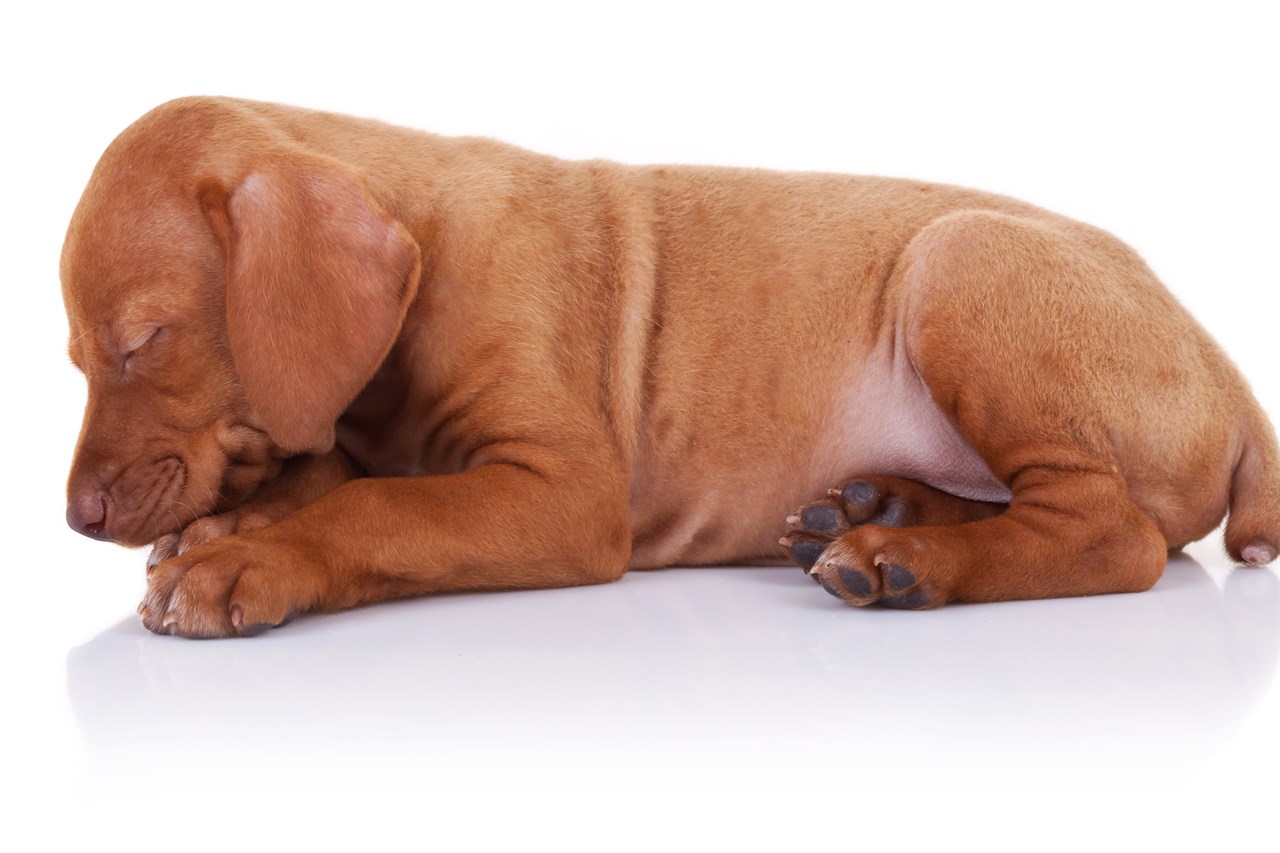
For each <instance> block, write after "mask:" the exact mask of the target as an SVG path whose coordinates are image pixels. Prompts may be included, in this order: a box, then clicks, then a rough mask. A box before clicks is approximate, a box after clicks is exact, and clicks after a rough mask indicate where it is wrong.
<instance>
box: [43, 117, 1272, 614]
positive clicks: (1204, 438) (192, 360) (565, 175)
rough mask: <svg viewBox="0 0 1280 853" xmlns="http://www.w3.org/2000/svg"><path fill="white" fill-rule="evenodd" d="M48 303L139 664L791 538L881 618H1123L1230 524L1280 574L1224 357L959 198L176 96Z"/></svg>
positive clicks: (1260, 481)
mask: <svg viewBox="0 0 1280 853" xmlns="http://www.w3.org/2000/svg"><path fill="white" fill-rule="evenodd" d="M62 282H63V294H64V298H65V300H66V307H67V313H68V316H69V318H70V325H71V346H70V352H71V358H72V360H73V361H74V362H75V363H76V365H77V366H78V367H79V368H80V369H81V370H83V371H84V373H85V375H86V376H87V377H88V381H89V397H88V405H87V409H86V413H85V421H84V427H83V431H82V432H81V436H80V442H79V446H78V448H77V451H76V460H75V463H74V467H73V470H72V473H71V478H70V484H69V508H68V512H67V517H68V521H69V523H70V524H71V526H72V527H74V528H75V529H77V530H79V531H81V532H83V533H86V534H88V535H91V536H95V537H98V538H102V539H111V540H114V541H117V542H121V543H123V544H127V545H141V544H144V543H149V542H154V543H155V549H154V551H153V553H152V559H151V561H150V580H149V589H148V592H147V596H146V598H145V600H144V601H143V603H142V607H141V608H140V609H141V613H142V618H143V622H144V624H145V625H146V626H147V627H148V628H150V629H151V630H153V631H158V632H161V633H173V634H180V635H183V636H189V637H212V636H226V635H235V634H240V635H248V634H253V633H257V632H259V631H262V630H264V629H266V628H268V627H271V626H274V625H279V624H281V623H283V622H284V621H286V620H287V619H289V618H290V617H291V616H292V615H293V614H296V613H299V612H305V611H332V610H338V609H341V608H346V607H352V606H355V605H359V604H364V603H367V602H371V601H378V600H381V599H387V598H393V597H398V596H410V595H420V594H423V593H429V592H435V591H439V590H459V589H509V588H517V587H552V586H566V585H572V584H586V583H597V582H601V581H608V580H613V579H615V578H617V577H619V576H620V575H622V573H623V572H625V571H626V570H627V569H628V568H647V567H653V566H664V565H670V564H699V563H723V562H728V561H737V560H743V559H747V558H757V557H770V556H779V555H780V554H781V553H782V551H781V549H780V548H779V546H778V544H777V542H778V536H779V534H780V533H784V532H786V536H785V537H784V539H783V543H784V545H786V546H787V547H788V548H789V551H790V554H791V556H792V557H793V558H794V559H796V560H797V561H798V562H800V563H802V564H803V565H805V566H807V567H811V572H812V574H813V576H814V577H815V578H816V579H817V580H818V581H819V582H820V583H821V584H822V585H823V586H824V587H826V589H827V590H828V591H830V592H831V593H833V594H835V595H837V596H839V597H840V598H842V599H844V600H845V601H848V602H850V603H852V604H859V605H861V604H870V603H873V602H879V603H881V604H884V605H888V606H893V607H909V608H926V607H936V606H938V605H940V604H943V603H944V602H947V601H995V600H1000V599H1015V598H1038V597H1048V596H1064V595H1083V594H1092V593H1104V592H1123V591H1133V590H1142V589H1146V588H1148V587H1150V586H1151V585H1152V584H1153V583H1154V582H1155V581H1156V579H1157V578H1159V576H1160V573H1161V571H1162V569H1163V567H1164V564H1165V559H1166V554H1167V551H1168V550H1169V549H1170V548H1177V547H1180V546H1182V545H1184V544H1186V543H1188V542H1190V541H1192V540H1195V539H1197V538H1199V537H1202V536H1204V535H1205V534H1206V533H1208V532H1209V531H1210V530H1212V529H1213V528H1214V527H1215V525H1217V523H1218V522H1219V521H1220V520H1221V519H1222V517H1223V515H1224V514H1225V513H1226V512H1227V510H1228V508H1229V509H1230V512H1231V515H1230V520H1229V522H1228V524H1227V532H1226V544H1227V550H1228V551H1229V552H1230V554H1231V556H1232V557H1234V558H1235V559H1237V560H1241V561H1243V562H1245V563H1250V564H1259V563H1265V562H1268V561H1270V560H1271V559H1272V558H1273V557H1274V556H1275V554H1276V548H1277V545H1278V544H1280V479H1278V476H1277V472H1278V471H1280V468H1278V467H1277V462H1278V460H1277V450H1276V443H1275V438H1274V436H1273V433H1272V430H1271V427H1270V425H1269V424H1268V422H1267V419H1266V417H1265V416H1264V415H1263V413H1262V412H1261V410H1260V409H1259V407H1258V405H1257V404H1256V403H1255V402H1254V400H1253V398H1252V397H1251V395H1250V393H1249V391H1248V389H1247V387H1246V385H1245V383H1244V381H1243V380H1242V379H1241V378H1240V376H1239V375H1238V374H1237V372H1236V370H1235V369H1234V368H1233V366H1232V365H1231V364H1230V363H1229V362H1228V360H1227V359H1226V358H1225V357H1224V355H1223V354H1222V352H1221V351H1220V350H1219V349H1218V348H1217V347H1216V346H1215V345H1214V343H1213V342H1212V341H1211V340H1209V338H1208V337H1207V336H1206V334H1205V333H1204V332H1203V331H1202V330H1201V329H1200V328H1199V327H1198V326H1197V325H1196V323H1195V322H1194V321H1193V320H1192V319H1191V317H1190V316H1188V315H1187V314H1186V312H1185V311H1184V310H1183V309H1182V308H1181V307H1180V306H1179V305H1178V304H1177V303H1175V302H1174V300H1173V298H1172V297H1171V296H1170V295H1169V293H1168V292H1166V291H1165V289H1164V288H1163V287H1162V286H1161V285H1160V284H1159V282H1157V281H1156V279H1155V278H1154V276H1153V275H1152V273H1151V272H1150V270H1149V269H1148V268H1147V267H1146V266H1145V265H1144V264H1143V262H1142V261H1141V260H1140V259H1139V258H1138V256H1137V255H1136V254H1134V252H1132V251H1131V250H1130V249H1128V248H1127V247H1125V246H1124V245H1122V244H1121V243H1119V242H1118V241H1116V240H1115V239H1114V238H1112V237H1111V236H1109V235H1107V234H1105V233H1103V232H1101V231H1098V230H1097V229H1094V228H1091V227H1088V226H1085V225H1081V224H1079V223H1076V222H1072V221H1070V220H1067V219H1064V218H1062V217H1060V216H1056V215H1054V214H1051V213H1048V212H1045V211H1043V210H1039V209H1037V208H1034V207H1031V206H1029V205H1026V204H1022V203H1020V202H1017V201H1013V200H1011V199H1007V198H1002V197H997V196H992V195H988V194H984V193H978V192H972V191H969V190H963V189H958V188H954V187H948V186H938V185H931V184H922V183H914V182H909V181H896V180H886V179H880V178H860V177H845V176H838V175H819V174H779V173H771V172H762V171H745V170H730V169H713V168H688V167H647V168H646V167H628V166H621V165H617V164H613V163H604V162H565V161H561V160H556V159H553V158H550V157H544V156H539V155H536V154H531V153H528V152H526V151H522V150H519V149H516V148H512V147H510V146H507V145H503V144H500V143H497V142H493V141H489V140H482V139H450V138H442V137H438V136H432V135H429V134H426V133H421V132H417V131H410V130H404V129H400V128H396V127H390V126H387V125H384V124H380V123H377V122H373V121H365V120H360V119H355V118H348V117H345V116H337V115H329V114H323V113H317V112H310V111H305V110H301V109H294V108H290V107H283V106H275V105H270V104H261V103H252V102H244V101H233V100H226V99H217V98H193V99H185V100H180V101H175V102H172V103H169V104H165V105H163V106H161V107H159V108H158V109H156V110H154V111H153V112H151V113H149V114H148V115H146V116H144V117H143V118H142V119H140V120H139V121H138V122H137V123H136V124H134V125H133V126H132V127H130V128H129V129H128V130H126V131H125V132H124V133H123V134H121V136H120V137H119V138H118V139H117V140H116V141H115V142H114V143H112V145H111V146H110V148H108V150H107V152H106V153H105V154H104V155H103V157H102V160H101V161H100V162H99V164H98V167H97V169H96V171H95V172H94V174H93V177H92V179H91V180H90V182H89V186H88V188H87V189H86V191H85V194H84V197H83V199H82V200H81V202H80V205H79V207H78V209H77V210H76V213H75V216H74V218H73V219H72V222H71V227H70V230H69V232H68V235H67V241H66V246H65V249H64V253H63V258H62ZM833 486H834V487H836V488H834V489H833V488H831V487H833ZM806 502H807V505H806V506H803V507H802V508H801V510H799V511H798V512H795V514H793V515H792V516H791V517H790V518H788V519H787V521H788V522H789V524H790V530H789V531H787V530H785V529H784V528H783V523H782V519H783V517H784V516H786V515H787V513H788V512H792V511H794V510H795V508H796V507H797V506H800V505H802V504H806Z"/></svg>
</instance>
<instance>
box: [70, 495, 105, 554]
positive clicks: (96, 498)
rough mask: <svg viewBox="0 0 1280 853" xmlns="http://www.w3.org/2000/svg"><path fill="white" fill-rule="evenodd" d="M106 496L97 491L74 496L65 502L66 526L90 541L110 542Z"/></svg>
mask: <svg viewBox="0 0 1280 853" xmlns="http://www.w3.org/2000/svg"><path fill="white" fill-rule="evenodd" d="M107 505H108V501H107V494H106V492H100V491H97V490H93V491H89V492H84V493H82V494H79V495H74V496H73V497H72V498H71V499H70V500H69V501H67V524H68V525H70V527H71V529H72V530H74V531H75V532H77V533H82V534H84V535H85V536H88V537H89V538H90V539H101V540H102V541H104V542H110V541H111V536H110V534H108V533H107Z"/></svg>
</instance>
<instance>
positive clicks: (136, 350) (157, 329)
mask: <svg viewBox="0 0 1280 853" xmlns="http://www.w3.org/2000/svg"><path fill="white" fill-rule="evenodd" d="M164 332H165V327H164V326H153V327H152V328H150V329H146V330H145V331H144V332H142V333H141V334H140V335H138V336H137V337H135V338H134V339H133V340H131V341H130V342H129V343H128V344H126V345H125V347H124V352H123V354H122V359H123V361H122V363H121V366H122V367H128V366H129V362H131V361H132V360H133V359H135V358H137V357H138V356H141V355H146V353H147V352H148V351H149V350H151V349H152V348H153V347H154V346H155V345H156V344H157V343H159V342H160V340H161V339H162V338H163V337H164Z"/></svg>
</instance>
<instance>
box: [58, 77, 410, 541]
mask: <svg viewBox="0 0 1280 853" xmlns="http://www.w3.org/2000/svg"><path fill="white" fill-rule="evenodd" d="M419 271H420V259H419V250H418V247H417V244H416V243H415V242H414V241H413V239H412V238H411V237H410V235H409V233H408V232H407V231H406V230H405V228H404V227H403V226H402V225H401V224H400V223H398V222H396V221H395V220H394V219H392V218H391V217H389V216H388V215H387V214H386V213H385V212H384V210H383V209H382V208H381V207H380V206H379V205H378V203H377V202H376V201H375V200H374V199H373V197H372V196H371V195H370V193H369V191H368V189H367V188H366V185H365V183H364V181H363V180H362V179H361V177H360V176H359V174H358V173H357V172H355V171H354V170H352V169H351V168H349V167H348V166H346V165H344V164H343V163H341V162H339V161H337V160H335V159H332V158H330V157H327V156H325V155H324V154H322V153H319V152H318V151H316V150H314V149H313V148H311V147H308V146H304V145H303V144H301V143H299V142H297V141H296V140H295V139H294V138H291V137H289V136H286V135H285V134H284V133H283V132H281V131H279V130H277V128H276V126H275V125H274V124H273V120H272V119H271V117H270V114H265V113H263V112H261V111H260V110H258V109H255V107H254V105H247V104H242V103H238V102H231V101H223V100H220V99H188V100H184V101H179V102H173V103H171V104H166V105H164V106H162V107H160V108H158V109H157V110H155V111H153V112H152V113H149V114H148V115H147V116H144V117H143V118H142V119H140V120H139V121H138V122H137V123H136V124H134V125H133V126H132V127H130V128H129V129H128V130H126V131H125V132H124V133H123V134H121V135H120V137H118V138H117V139H116V140H115V141H114V142H113V143H112V144H111V146H110V147H109V148H108V149H107V151H106V152H105V153H104V154H103V156H102V159H101V160H100V161H99V163H98V166H97V168H96V169H95V170H94V173H93V175H92V177H91V178H90V181H89V184H88V187H87V188H86V190H85V192H84V195H83V197H82V198H81V201H80V204H79V205H78V207H77V209H76V211H75V214H74V215H73V217H72V220H71V225H70V228H69V230H68V233H67V238H66V242H65V244H64V247H63V253H62V262H61V277H62V293H63V299H64V302H65V304H66V309H67V317H68V321H69V324H70V333H71V334H70V346H69V352H70V356H71V360H72V362H73V363H74V364H75V365H76V367H77V368H79V369H80V370H81V371H82V372H83V373H84V375H85V377H86V379H87V381H88V386H89V387H88V400H87V404H86V407H85V416H84V423H83V426H82V428H81V432H80V438H79V442H78V444H77V447H76V453H75V460H74V462H73V464H72V470H71V475H70V480H69V483H68V488H67V492H68V495H67V496H68V502H67V522H68V524H70V525H71V527H72V528H74V529H75V530H77V531H79V532H81V533H84V534H86V535H88V536H92V537H94V538H99V539H108V540H114V541H117V542H120V543H122V544H127V545H142V544H146V543H148V542H151V541H153V540H154V539H156V538H157V537H158V536H161V535H163V534H165V533H170V532H176V531H177V530H180V529H181V528H182V527H183V526H185V525H186V524H188V523H189V522H191V521H192V520H194V519H195V518H198V517H200V516H203V515H207V514H209V513H212V512H217V511H219V510H222V509H226V508H228V507H230V506H234V505H235V504H237V503H239V502H240V501H242V500H244V499H245V498H246V497H247V496H248V495H249V494H251V493H252V492H253V490H254V489H255V488H256V487H257V486H259V485H260V484H261V483H262V482H263V481H264V480H266V479H268V478H270V477H272V476H274V474H275V473H276V472H277V471H278V470H279V466H280V460H281V459H283V458H285V457H287V456H289V455H292V454H297V453H305V452H323V451H325V450H328V449H329V448H330V447H332V445H333V442H334V424H335V422H336V421H337V419H338V417H339V415H341V413H342V411H343V410H344V409H345V408H346V407H347V406H348V405H349V404H350V402H351V401H352V400H353V399H354V398H355V397H356V395H357V394H358V393H359V392H360V390H361V389H362V388H363V387H364V386H365V385H366V384H367V383H368V382H369V380H370V379H371V378H372V376H373V374H374V373H375V372H376V370H377V368H378V366H379V365H380V363H381V362H382V360H383V359H384V358H385V357H386V355H387V353H388V351H389V350H390V348H391V346H392V344H393V343H394V342H395V339H396V337H397V335H398V334H399V329H400V326H401V324H402V323H403V321H404V316H405V312H406V311H407V309H408V305H409V303H410V301H411V300H412V298H413V296H414V294H415V292H416V288H417V281H418V275H419Z"/></svg>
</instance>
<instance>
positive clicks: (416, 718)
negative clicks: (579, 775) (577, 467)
mask: <svg viewBox="0 0 1280 853" xmlns="http://www.w3.org/2000/svg"><path fill="white" fill-rule="evenodd" d="M1277 629H1278V614H1277V580H1276V574H1275V572H1274V571H1272V570H1245V569H1238V570H1231V571H1229V572H1222V573H1213V572H1209V571H1206V570H1205V569H1204V568H1202V567H1201V566H1200V565H1199V564H1198V563H1196V562H1195V561H1194V560H1193V559H1192V558H1190V557H1187V556H1178V557H1175V558H1174V559H1173V560H1172V561H1171V563H1170V566H1169V569H1168V571H1167V572H1166V573H1165V576H1164V578H1163V579H1162V580H1161V582H1160V583H1159V585H1158V586H1157V587H1156V588H1155V589H1154V590H1152V591H1151V592H1148V593H1143V594H1138V595H1117V596H1102V597H1097V598H1090V599H1067V600H1056V601H1034V602H1014V603H1006V604H998V605H971V606H948V607H944V608H942V609H941V610H938V611H933V612H925V613H912V612H901V611H892V610H881V609H875V608H871V609H863V610H859V609H854V608H849V607H847V606H844V605H842V604H840V603H839V602H837V601H836V600H835V599H833V598H830V597H829V596H827V595H826V594H824V593H823V592H822V591H821V590H820V589H818V588H817V587H816V586H815V585H814V584H813V583H812V582H811V581H810V580H809V579H808V578H806V577H804V575H803V574H802V573H801V572H799V571H798V570H796V569H783V568H732V569H671V570H666V571H660V572H650V573H634V574H631V575H628V576H627V577H626V578H624V579H623V580H622V581H621V582H619V583H616V584H613V585H610V586H604V587H590V588H581V589H566V590H547V591H535V592H513V593H494V594H483V595H452V596H442V597H437V598H432V599H422V600H414V601H405V602H398V603H393V604H386V605H379V606H375V607H370V608H366V609H363V610H359V611H355V612H350V613H344V614H338V615H335V616H327V617H313V618H304V619H302V620H299V621H297V622H295V623H294V624H292V625H290V626H287V627H286V628H283V629H281V630H278V631H273V632H270V633H268V634H266V635H263V636H262V637H259V638H256V639H253V640H239V641H212V642H192V641H187V640H180V639H173V638H168V637H157V636H153V635H150V634H147V633H146V632H145V631H144V630H143V629H142V628H141V627H140V626H139V625H138V624H137V622H136V621H135V620H133V619H129V620H126V621H124V622H122V623H120V624H119V625H116V626H115V627H113V628H110V629H108V630H106V631H104V632H103V633H102V634H100V635H99V636H98V637H96V638H95V639H93V640H92V641H91V642H89V643H87V644H85V645H83V646H81V647H79V648H76V649H74V650H73V651H72V653H71V654H70V656H69V658H68V664H67V666H68V682H69V690H70V695H71V700H72V705H73V708H74V712H75V715H76V718H77V721H78V723H79V727H80V729H81V732H82V733H83V736H84V739H85V742H86V744H87V748H88V752H89V757H90V769H91V773H97V774H102V776H103V777H113V776H116V775H120V774H124V775H128V774H130V773H131V772H133V771H137V772H138V773H141V774H149V773H151V772H153V771H154V769H155V768H156V767H157V766H163V767H169V768H174V767H201V766H210V765H209V763H210V762H214V763H215V764H216V766H220V767H226V766H235V765H238V764H240V763H242V762H248V763H249V764H250V765H252V766H254V767H257V768H265V772H268V773H270V772H272V771H271V768H273V767H274V768H278V772H280V773H288V774H293V775H299V774H301V775H305V773H306V772H307V768H308V767H309V766H314V767H315V768H317V769H319V768H327V769H328V770H329V771H332V769H333V768H334V767H335V766H351V767H358V768H359V769H360V772H363V773H375V774H379V775H382V776H384V777H385V776H390V777H396V776H405V777H409V776H413V777H420V776H421V775H422V774H432V773H441V774H448V773H454V774H456V773H459V772H465V773H471V774H476V775H478V776H479V775H483V774H486V773H498V772H500V773H503V774H507V775H508V776H510V775H511V774H516V775H519V774H521V773H528V774H529V776H530V779H531V781H533V780H536V774H537V773H540V772H545V766H546V763H547V762H556V763H557V764H558V766H562V767H563V766H577V767H580V768H590V767H593V766H595V765H596V764H597V763H598V762H601V761H605V760H607V761H609V762H610V766H611V767H612V768H614V769H616V768H617V767H618V766H619V763H621V764H622V765H624V766H625V765H627V763H628V762H629V763H630V764H631V765H632V766H634V767H635V768H636V769H637V770H643V769H644V768H648V769H649V770H655V769H657V768H661V767H664V766H674V764H675V763H679V764H680V766H682V767H686V768H688V767H697V766H702V767H703V768H715V770H714V773H715V775H716V777H717V778H721V779H738V780H741V781H742V782H743V783H744V784H745V783H747V782H748V781H749V780H750V779H752V778H755V777H756V776H758V775H759V774H762V773H765V772H766V771H767V773H768V774H769V778H770V780H771V783H772V784H785V783H786V778H787V775H788V774H789V773H792V772H794V773H797V774H799V773H802V772H803V773H808V774H811V773H812V772H813V761H814V759H813V756H823V758H822V759H821V760H823V761H827V762H830V764H831V766H832V767H838V768H840V771H839V772H841V773H843V774H851V775H852V776H853V777H857V776H858V774H864V775H867V778H868V779H870V778H871V774H889V775H892V774H894V773H903V774H906V773H910V774H920V773H925V772H927V774H928V778H929V779H930V780H931V781H933V782H937V783H938V784H943V785H945V784H948V783H949V782H950V783H954V782H955V781H956V779H957V778H959V777H962V776H965V777H967V776H970V775H971V774H972V773H973V768H974V767H975V766H977V767H982V766H986V767H992V768H997V767H998V768H1003V769H1004V770H1006V771H1015V772H1016V773H1019V774H1026V775H1028V776H1030V777H1035V776H1036V775H1038V774H1039V775H1047V774H1050V773H1052V774H1054V775H1055V777H1056V778H1059V779H1061V778H1063V774H1064V773H1065V774H1067V775H1068V776H1070V775H1071V774H1073V773H1074V774H1075V775H1076V777H1078V778H1079V779H1080V780H1081V781H1082V782H1084V781H1087V780H1088V779H1090V778H1092V777H1093V776H1094V774H1096V773H1099V772H1106V773H1112V772H1117V770H1121V771H1123V770H1124V769H1125V768H1129V769H1133V768H1141V772H1142V773H1144V774H1160V773H1163V772H1166V771H1168V770H1171V769H1176V768H1178V767H1180V766H1185V765H1186V764H1187V763H1188V762H1195V761H1197V760H1198V759H1199V758H1200V757H1201V756H1203V755H1205V754H1206V753H1208V752H1211V751H1212V750H1213V749H1215V748H1216V746H1217V745H1218V743H1219V741H1220V739H1221V738H1223V737H1224V736H1226V734H1229V732H1230V731H1231V728H1232V725H1233V723H1234V722H1235V721H1237V720H1239V719H1240V718H1241V717H1242V715H1244V714H1246V713H1247V712H1248V711H1249V710H1250V708H1251V707H1253V705H1254V704H1255V703H1256V702H1257V700H1258V698H1259V696H1260V695H1261V694H1262V693H1263V692H1264V691H1265V690H1266V689H1267V688H1268V687H1269V686H1270V685H1271V684H1272V682H1273V680H1274V678H1275V672H1276V666H1277V649H1276V642H1275V638H1276V636H1277ZM800 755H805V756H809V758H808V759H807V760H806V761H805V762H798V761H797V758H796V757H797V756H800ZM423 756H430V760H429V761H425V762H424V761H423V760H422V757H423ZM461 767H465V770H460V769H459V768H461ZM708 772H710V771H708ZM833 772H834V771H833ZM1134 772H1137V771H1136V770H1135V771H1134Z"/></svg>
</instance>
